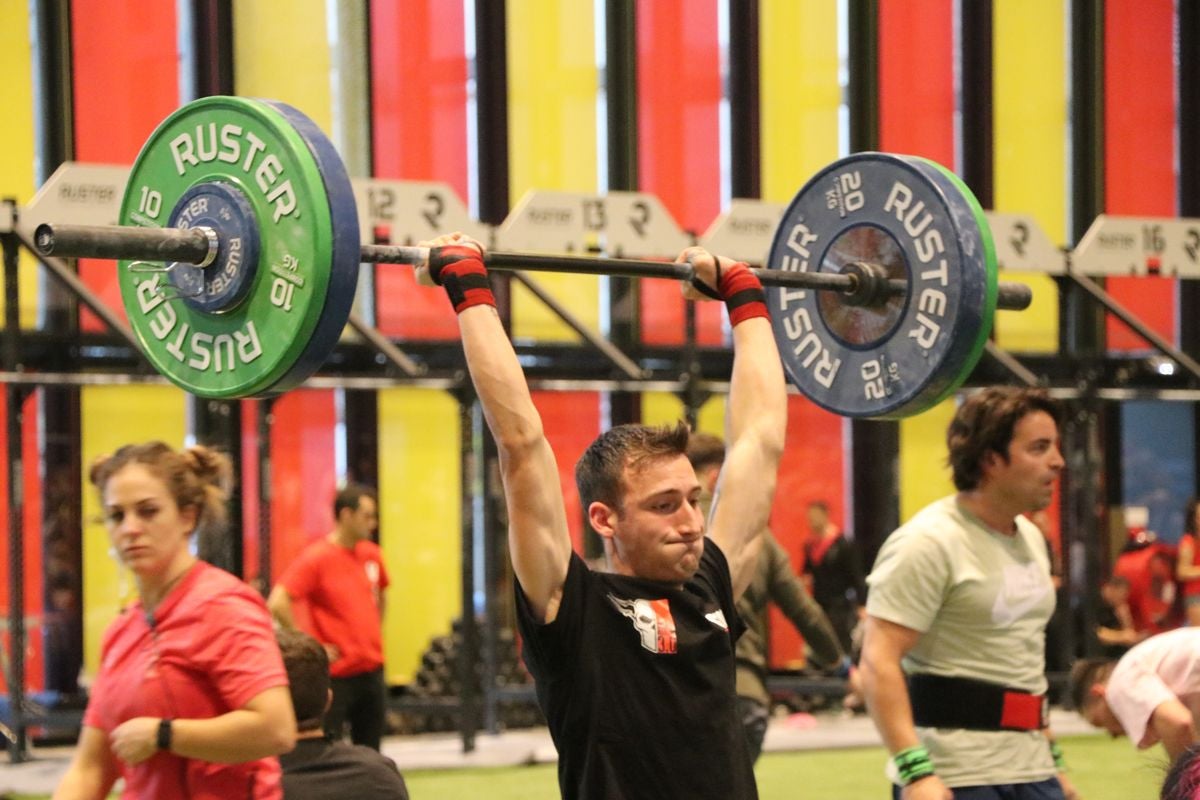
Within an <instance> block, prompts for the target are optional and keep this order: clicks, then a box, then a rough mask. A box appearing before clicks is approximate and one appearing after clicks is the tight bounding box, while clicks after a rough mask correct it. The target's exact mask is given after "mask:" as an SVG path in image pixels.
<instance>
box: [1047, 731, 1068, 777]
mask: <svg viewBox="0 0 1200 800" xmlns="http://www.w3.org/2000/svg"><path fill="white" fill-rule="evenodd" d="M1050 755H1051V757H1053V758H1054V767H1055V769H1057V770H1058V771H1059V772H1066V771H1067V761H1066V759H1065V758H1063V751H1062V748H1061V747H1059V746H1058V742H1056V741H1054V740H1053V739H1051V740H1050Z"/></svg>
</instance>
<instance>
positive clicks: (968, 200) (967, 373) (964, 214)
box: [910, 157, 1000, 406]
mask: <svg viewBox="0 0 1200 800" xmlns="http://www.w3.org/2000/svg"><path fill="white" fill-rule="evenodd" d="M910 160H911V161H912V163H913V164H914V165H915V166H916V167H917V168H918V169H921V170H923V171H924V172H925V174H927V175H929V177H930V178H931V179H932V180H933V181H934V182H935V183H939V184H940V185H941V187H942V191H943V192H944V193H945V194H946V195H947V197H950V198H954V199H952V200H950V201H948V202H947V206H948V208H950V209H951V210H952V212H953V213H954V214H955V215H956V220H955V226H956V227H957V229H958V230H959V233H960V237H961V238H960V240H959V241H960V242H961V243H962V244H963V246H964V247H967V248H979V252H978V253H972V254H971V256H970V258H971V261H972V262H973V263H975V264H978V265H979V266H980V267H981V268H982V269H983V270H984V271H985V280H986V283H985V288H984V291H985V296H984V301H983V305H982V308H981V309H980V311H981V313H982V316H981V318H980V320H979V323H978V328H979V329H978V331H977V332H976V334H975V340H974V341H973V342H971V344H970V347H969V348H968V349H967V350H966V351H965V354H964V356H963V361H962V364H961V365H960V367H959V370H958V372H957V374H955V375H954V376H952V377H951V378H950V380H949V383H948V385H947V386H946V388H945V389H944V390H943V391H942V393H941V394H940V395H937V396H935V397H933V398H931V401H930V405H931V406H932V405H935V404H937V403H940V402H941V401H942V400H944V399H946V397H948V396H949V395H950V393H951V392H953V391H954V390H955V389H957V388H958V387H959V386H962V384H963V382H964V381H966V379H967V378H969V377H971V372H972V370H974V369H975V365H976V364H978V363H979V358H980V357H981V356H982V355H983V349H984V347H986V346H987V342H988V338H989V337H990V336H991V333H992V324H993V323H994V322H995V316H996V297H997V294H998V291H999V290H998V287H999V270H1000V267H999V264H998V262H997V261H996V243H995V241H994V240H993V239H992V229H991V227H990V226H989V225H988V222H987V217H986V216H984V213H983V207H982V206H981V205H979V200H978V199H977V198H976V197H975V193H974V192H972V191H971V190H970V189H969V188H968V187H967V185H966V184H965V183H963V182H962V179H961V178H959V177H958V176H957V175H955V174H954V173H953V172H951V171H950V170H948V169H946V168H945V167H944V166H942V165H941V164H939V163H937V162H936V161H931V160H929V159H927V158H917V157H912V158H910Z"/></svg>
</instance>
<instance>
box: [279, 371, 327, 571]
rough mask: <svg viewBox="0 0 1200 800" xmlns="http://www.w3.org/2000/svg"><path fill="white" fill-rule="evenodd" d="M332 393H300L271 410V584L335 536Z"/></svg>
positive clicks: (293, 393)
mask: <svg viewBox="0 0 1200 800" xmlns="http://www.w3.org/2000/svg"><path fill="white" fill-rule="evenodd" d="M336 425H337V411H336V409H335V407H334V398H333V391H332V390H328V389H319V390H318V389H300V390H296V391H292V392H288V393H287V394H285V395H283V396H282V397H280V398H279V399H278V400H276V401H275V402H274V404H273V405H272V407H271V465H270V468H271V498H270V503H271V579H272V581H275V580H278V579H279V576H280V575H281V574H283V570H285V569H287V566H288V565H289V564H290V563H291V562H292V559H294V558H295V557H296V556H297V555H298V554H299V552H300V551H301V550H302V549H303V548H304V546H305V545H306V544H308V543H309V542H310V541H312V540H313V539H315V538H317V537H319V536H324V535H325V534H326V533H329V531H331V530H333V497H334V495H335V494H336V493H337V485H336V484H337V474H336V466H335V464H334V436H335V434H336Z"/></svg>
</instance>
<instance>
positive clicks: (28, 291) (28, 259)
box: [0, 0, 38, 328]
mask: <svg viewBox="0 0 1200 800" xmlns="http://www.w3.org/2000/svg"><path fill="white" fill-rule="evenodd" d="M29 5H30V4H29V3H20V2H15V0H10V1H9V2H5V3H0V74H2V75H4V95H3V96H4V104H3V105H4V124H3V125H0V197H13V198H16V201H17V204H18V205H22V204H24V203H27V202H29V200H30V199H31V198H32V197H33V192H34V174H33V163H34V153H33V67H32V52H31V48H30V41H29ZM17 274H18V276H19V277H18V280H19V291H20V293H21V327H23V328H31V327H33V326H34V324H35V322H36V319H37V301H38V296H37V277H38V265H37V262H36V261H35V260H34V258H33V257H32V256H31V255H29V253H27V252H22V253H21V266H20V268H19V270H18V273H17ZM0 276H2V273H0ZM3 314H4V297H3V296H2V295H0V315H3Z"/></svg>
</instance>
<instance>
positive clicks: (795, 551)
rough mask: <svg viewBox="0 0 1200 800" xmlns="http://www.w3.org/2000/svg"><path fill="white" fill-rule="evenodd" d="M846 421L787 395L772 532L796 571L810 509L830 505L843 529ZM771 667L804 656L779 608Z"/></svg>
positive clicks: (774, 614)
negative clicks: (817, 504)
mask: <svg viewBox="0 0 1200 800" xmlns="http://www.w3.org/2000/svg"><path fill="white" fill-rule="evenodd" d="M844 424H845V422H844V420H843V419H842V418H841V417H839V416H837V415H836V414H831V413H829V412H828V411H825V410H824V409H822V408H819V407H818V406H816V405H814V404H813V403H811V402H809V401H808V400H806V399H804V398H803V397H798V396H795V395H792V396H789V397H788V427H787V439H786V442H785V444H784V450H783V461H782V462H781V463H780V465H779V483H778V485H777V487H776V489H775V507H774V508H773V509H772V512H771V532H772V533H773V534H774V535H775V538H776V539H777V540H778V541H779V544H780V545H782V546H783V549H784V550H786V551H787V554H788V555H789V556H790V557H791V559H792V569H793V570H794V571H795V572H796V573H799V572H800V571H801V570H802V569H803V567H804V543H805V541H807V539H808V522H807V516H806V513H805V512H806V509H807V508H808V504H809V503H811V502H812V501H814V500H824V501H825V502H826V503H828V504H829V515H830V518H831V519H832V520H833V521H834V522H835V523H836V524H838V525H842V526H844V524H845V520H846V510H845V508H844V503H843V500H844V496H843V495H844V491H843V475H844V472H845V448H844V446H843V445H844V442H843V430H844ZM769 613H770V617H769V619H770V628H771V650H770V653H771V658H770V664H771V667H773V668H776V669H783V668H789V667H794V666H795V665H796V663H797V662H799V661H800V660H802V659H803V657H804V643H803V639H801V637H800V634H799V633H797V632H796V628H795V627H794V626H793V625H792V623H791V622H790V621H788V619H787V618H786V617H784V616H783V614H781V613H780V611H779V609H777V608H775V606H771V610H770V612H769Z"/></svg>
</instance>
